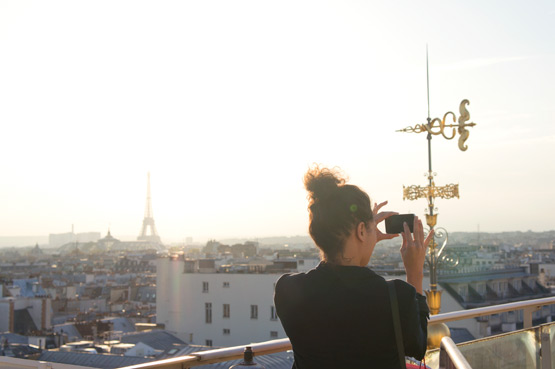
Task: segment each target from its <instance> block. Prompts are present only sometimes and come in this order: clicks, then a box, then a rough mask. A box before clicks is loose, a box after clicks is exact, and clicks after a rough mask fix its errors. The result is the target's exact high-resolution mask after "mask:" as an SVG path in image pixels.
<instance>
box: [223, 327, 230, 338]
mask: <svg viewBox="0 0 555 369" xmlns="http://www.w3.org/2000/svg"><path fill="white" fill-rule="evenodd" d="M230 333H231V331H230V330H229V329H227V328H224V335H226V336H227V335H229V334H230Z"/></svg>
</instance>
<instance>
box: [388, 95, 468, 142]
mask: <svg viewBox="0 0 555 369" xmlns="http://www.w3.org/2000/svg"><path fill="white" fill-rule="evenodd" d="M468 104H470V102H469V101H468V100H467V99H464V100H463V101H461V104H460V106H459V113H460V114H461V115H460V116H459V120H458V124H446V123H445V122H446V121H447V117H449V116H451V117H452V118H453V123H455V122H457V117H456V116H455V113H453V112H451V111H448V112H447V113H445V114H444V115H443V119H439V118H434V119H432V120H431V121H430V123H427V124H417V125H415V126H414V127H407V128H404V129H400V130H398V131H397V132H414V133H422V132H427V133H430V134H432V135H434V136H437V135H442V136H443V137H444V138H446V139H447V140H452V139H453V138H454V137H455V136H456V135H457V131H458V133H459V135H460V137H459V149H461V151H466V150H467V149H468V146H467V145H465V144H464V143H465V142H466V140H468V136H469V135H470V132H469V131H468V130H467V129H466V127H474V126H475V125H476V123H473V122H471V123H466V122H467V121H468V120H469V119H470V113H469V112H468V110H466V105H468ZM445 128H452V129H453V130H452V131H451V135H448V134H449V132H447V134H446V132H445Z"/></svg>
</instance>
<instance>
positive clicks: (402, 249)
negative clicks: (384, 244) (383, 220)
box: [401, 232, 407, 252]
mask: <svg viewBox="0 0 555 369" xmlns="http://www.w3.org/2000/svg"><path fill="white" fill-rule="evenodd" d="M401 237H403V243H401V252H404V251H405V250H406V248H407V237H406V236H405V232H401Z"/></svg>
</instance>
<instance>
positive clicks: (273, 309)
mask: <svg viewBox="0 0 555 369" xmlns="http://www.w3.org/2000/svg"><path fill="white" fill-rule="evenodd" d="M277 318H278V317H277V313H276V307H275V306H272V307H271V308H270V320H277Z"/></svg>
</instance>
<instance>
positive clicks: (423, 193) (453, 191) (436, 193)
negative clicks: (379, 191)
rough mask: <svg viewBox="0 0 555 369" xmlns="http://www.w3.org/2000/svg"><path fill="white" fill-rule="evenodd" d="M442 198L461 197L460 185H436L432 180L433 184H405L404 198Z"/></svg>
mask: <svg viewBox="0 0 555 369" xmlns="http://www.w3.org/2000/svg"><path fill="white" fill-rule="evenodd" d="M430 197H431V198H434V199H435V198H436V197H439V198H442V199H452V198H455V197H456V198H459V185H458V184H453V183H451V184H448V185H445V186H436V185H435V183H434V182H432V185H431V186H426V187H422V186H416V185H412V186H408V187H405V186H403V200H417V199H428V198H430Z"/></svg>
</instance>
